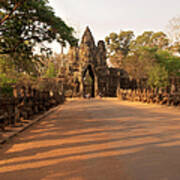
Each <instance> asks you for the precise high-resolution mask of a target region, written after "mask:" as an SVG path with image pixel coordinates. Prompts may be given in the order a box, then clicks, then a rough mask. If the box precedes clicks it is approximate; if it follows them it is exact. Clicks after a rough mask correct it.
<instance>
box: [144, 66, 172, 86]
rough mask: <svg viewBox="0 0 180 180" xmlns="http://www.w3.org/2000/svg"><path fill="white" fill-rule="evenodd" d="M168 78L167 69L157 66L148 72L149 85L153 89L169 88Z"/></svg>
mask: <svg viewBox="0 0 180 180" xmlns="http://www.w3.org/2000/svg"><path fill="white" fill-rule="evenodd" d="M168 77H169V76H168V72H167V70H166V68H165V67H163V66H160V65H159V64H156V65H155V66H153V67H152V68H151V69H150V71H149V72H148V85H149V86H151V87H153V88H155V87H158V88H162V87H167V86H168V84H169V81H168Z"/></svg>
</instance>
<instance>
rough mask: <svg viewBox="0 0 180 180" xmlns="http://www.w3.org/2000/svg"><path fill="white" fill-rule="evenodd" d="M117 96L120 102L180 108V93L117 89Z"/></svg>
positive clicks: (159, 90)
mask: <svg viewBox="0 0 180 180" xmlns="http://www.w3.org/2000/svg"><path fill="white" fill-rule="evenodd" d="M117 96H118V98H119V99H121V100H128V101H140V102H144V103H156V104H161V105H163V104H164V105H168V106H170V105H172V106H180V92H168V91H166V90H161V89H143V90H141V89H134V90H132V89H119V90H118V93H117Z"/></svg>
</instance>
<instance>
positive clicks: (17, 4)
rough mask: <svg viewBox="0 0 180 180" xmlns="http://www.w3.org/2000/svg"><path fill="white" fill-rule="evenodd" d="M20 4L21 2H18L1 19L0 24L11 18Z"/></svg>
mask: <svg viewBox="0 0 180 180" xmlns="http://www.w3.org/2000/svg"><path fill="white" fill-rule="evenodd" d="M19 6H20V3H19V2H18V3H16V4H15V6H14V8H13V9H12V11H11V12H10V13H9V14H7V15H6V16H5V17H3V18H2V19H1V20H0V25H2V24H3V23H4V22H5V21H6V20H7V19H9V18H10V17H11V15H12V14H13V13H14V11H16V9H17V8H18V7H19Z"/></svg>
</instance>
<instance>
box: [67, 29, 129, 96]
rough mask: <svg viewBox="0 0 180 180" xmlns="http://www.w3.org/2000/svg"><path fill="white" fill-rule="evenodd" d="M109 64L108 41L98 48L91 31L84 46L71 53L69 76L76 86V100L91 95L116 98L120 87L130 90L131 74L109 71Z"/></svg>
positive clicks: (84, 41) (86, 34)
mask: <svg viewBox="0 0 180 180" xmlns="http://www.w3.org/2000/svg"><path fill="white" fill-rule="evenodd" d="M106 61H107V56H106V48H105V43H104V41H99V42H98V44H97V46H96V44H95V41H94V38H93V36H92V34H91V31H90V29H89V28H88V27H87V28H86V31H85V33H84V35H83V37H82V40H81V44H80V46H79V47H76V48H71V49H70V50H69V52H68V60H67V62H68V72H66V73H67V74H68V79H69V80H70V81H71V82H70V83H71V84H72V85H73V86H72V87H73V88H72V89H73V90H72V91H73V92H72V96H84V95H85V94H87V93H90V94H91V96H92V97H96V96H98V95H99V94H101V95H102V96H104V97H105V96H106V97H116V96H117V89H118V88H119V87H120V86H121V88H128V86H127V85H128V84H129V82H127V81H128V79H127V74H126V73H125V72H124V71H123V70H120V69H116V68H109V67H108V66H107V62H106ZM67 74H66V75H67Z"/></svg>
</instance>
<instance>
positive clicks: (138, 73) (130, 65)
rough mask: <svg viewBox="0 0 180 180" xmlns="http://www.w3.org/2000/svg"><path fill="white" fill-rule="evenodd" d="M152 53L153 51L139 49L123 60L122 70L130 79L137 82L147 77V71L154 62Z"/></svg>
mask: <svg viewBox="0 0 180 180" xmlns="http://www.w3.org/2000/svg"><path fill="white" fill-rule="evenodd" d="M154 52H155V50H154V49H149V48H141V49H139V50H138V51H136V52H135V53H133V54H130V55H128V56H127V57H126V58H125V59H123V63H122V68H123V69H124V70H125V71H126V72H127V73H128V74H129V77H130V78H131V79H135V80H137V81H138V82H139V81H140V79H142V78H147V77H148V71H149V69H150V68H151V67H152V66H153V64H154V62H155V59H154V56H155V55H154Z"/></svg>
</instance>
